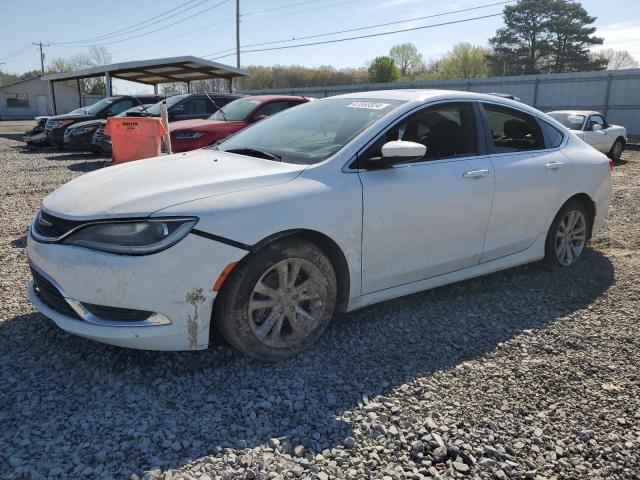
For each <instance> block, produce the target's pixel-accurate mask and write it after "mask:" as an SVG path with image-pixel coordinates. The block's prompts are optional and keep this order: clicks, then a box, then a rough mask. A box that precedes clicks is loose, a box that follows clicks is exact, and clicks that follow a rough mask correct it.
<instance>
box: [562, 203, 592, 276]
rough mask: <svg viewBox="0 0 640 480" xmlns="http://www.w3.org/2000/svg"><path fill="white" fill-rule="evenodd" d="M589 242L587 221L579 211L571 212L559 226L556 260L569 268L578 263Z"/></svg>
mask: <svg viewBox="0 0 640 480" xmlns="http://www.w3.org/2000/svg"><path fill="white" fill-rule="evenodd" d="M586 240H587V219H586V218H585V216H584V214H583V213H582V212H581V211H579V210H569V211H568V212H567V214H566V215H565V216H564V218H563V219H562V220H561V221H560V223H559V224H558V230H557V232H556V258H557V259H558V263H560V265H562V266H564V267H568V266H571V265H573V264H574V263H576V261H577V260H578V258H579V257H580V255H581V254H582V251H583V250H584V246H585V243H586Z"/></svg>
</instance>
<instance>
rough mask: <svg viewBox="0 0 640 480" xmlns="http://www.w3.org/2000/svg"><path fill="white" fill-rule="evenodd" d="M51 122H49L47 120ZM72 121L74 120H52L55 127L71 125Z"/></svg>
mask: <svg viewBox="0 0 640 480" xmlns="http://www.w3.org/2000/svg"><path fill="white" fill-rule="evenodd" d="M47 123H49V122H47ZM70 123H73V120H53V121H52V122H51V126H52V127H53V128H58V127H63V126H65V125H69V124H70Z"/></svg>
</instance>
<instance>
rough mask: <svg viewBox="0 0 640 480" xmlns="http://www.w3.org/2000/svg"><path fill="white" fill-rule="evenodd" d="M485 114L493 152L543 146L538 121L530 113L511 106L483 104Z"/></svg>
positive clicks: (533, 148) (532, 148) (535, 148)
mask: <svg viewBox="0 0 640 480" xmlns="http://www.w3.org/2000/svg"><path fill="white" fill-rule="evenodd" d="M483 107H484V111H485V113H486V115H487V121H488V122H489V128H490V129H491V130H490V133H491V142H492V145H493V152H494V153H509V152H519V151H527V150H540V149H542V148H544V138H543V135H542V131H541V129H540V126H539V125H538V122H536V120H535V118H533V117H532V116H531V115H528V114H526V113H524V112H520V111H518V110H514V109H512V108H507V107H501V106H496V105H489V104H483Z"/></svg>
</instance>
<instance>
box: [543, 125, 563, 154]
mask: <svg viewBox="0 0 640 480" xmlns="http://www.w3.org/2000/svg"><path fill="white" fill-rule="evenodd" d="M538 122H539V123H540V128H542V134H543V135H544V143H545V146H546V148H558V147H559V146H560V144H561V143H562V139H563V138H564V135H563V134H562V133H561V132H560V131H559V130H558V129H557V128H556V127H553V126H551V125H549V124H548V123H547V122H545V121H543V120H538Z"/></svg>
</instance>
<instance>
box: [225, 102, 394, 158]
mask: <svg viewBox="0 0 640 480" xmlns="http://www.w3.org/2000/svg"><path fill="white" fill-rule="evenodd" d="M243 101H244V102H246V101H247V100H243ZM237 102H239V100H236V101H235V102H231V103H230V104H229V105H227V106H226V107H225V108H224V109H223V110H224V112H227V111H228V110H227V109H228V108H229V107H231V106H232V105H234V104H237ZM402 103H404V102H403V101H401V100H387V99H378V98H376V99H366V98H327V99H324V100H319V101H316V102H309V103H303V104H302V105H300V106H298V107H296V108H288V109H286V110H283V111H282V112H280V113H278V114H277V115H274V116H273V117H270V118H268V119H266V120H264V121H262V122H257V123H254V124H253V125H252V126H251V127H249V128H246V129H244V130H241V131H240V132H238V133H236V134H235V135H233V136H231V137H229V138H228V139H227V140H224V141H223V142H222V143H221V144H220V145H219V146H218V147H217V148H218V149H219V150H223V151H227V150H239V149H255V150H260V151H263V152H268V153H271V154H273V155H277V156H278V157H280V158H281V159H282V161H283V162H287V163H299V164H307V165H310V164H314V163H318V162H321V161H323V160H326V159H327V158H329V157H331V156H332V155H334V154H335V153H337V152H338V151H339V150H340V149H342V147H344V146H345V145H347V144H348V143H349V142H351V141H352V140H353V139H354V138H355V137H356V136H357V135H359V134H360V133H362V132H363V131H364V130H365V129H366V128H367V127H369V126H370V125H372V124H373V123H374V122H376V121H377V120H379V119H380V118H382V117H383V116H386V115H388V114H390V113H391V112H393V110H394V109H396V108H397V107H398V106H399V105H401V104H402ZM217 115H218V114H216V115H214V116H215V117H216V118H217Z"/></svg>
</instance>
